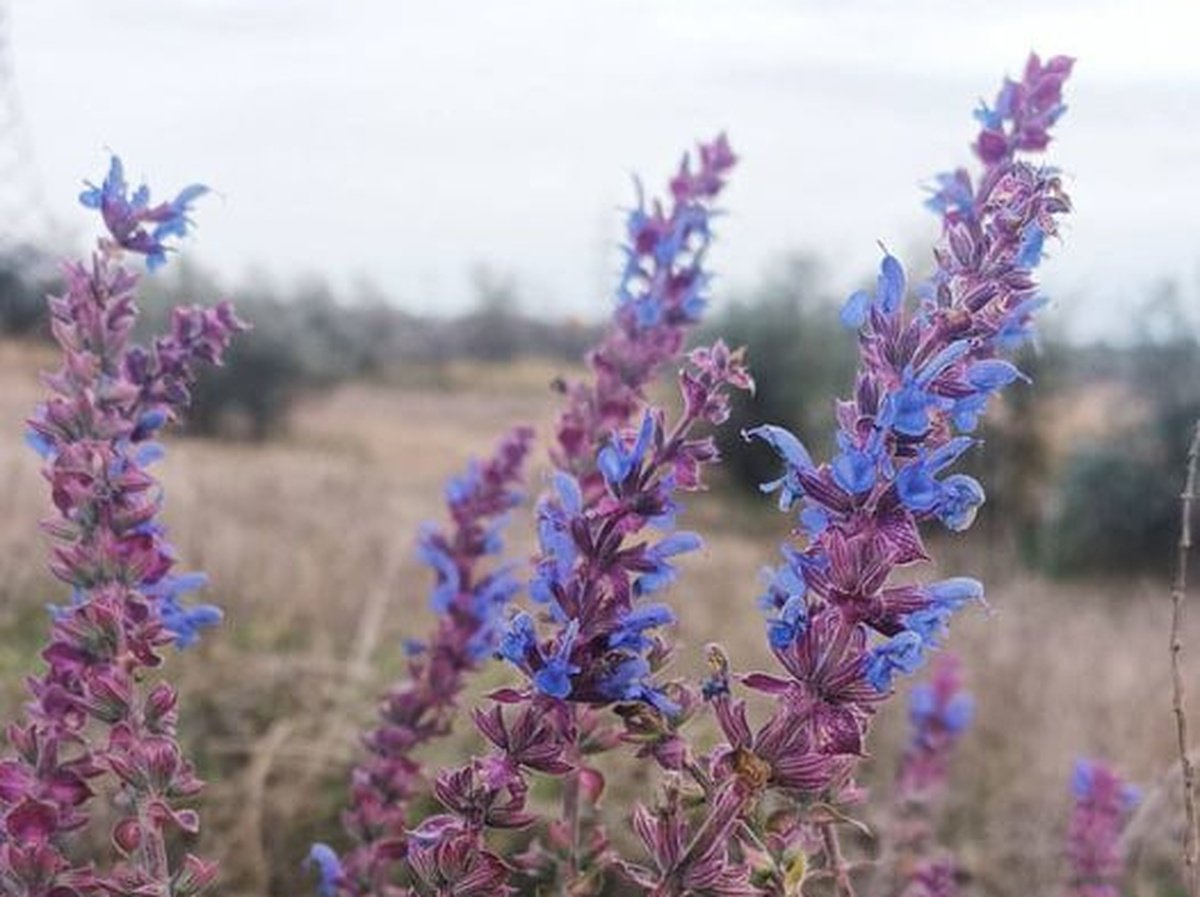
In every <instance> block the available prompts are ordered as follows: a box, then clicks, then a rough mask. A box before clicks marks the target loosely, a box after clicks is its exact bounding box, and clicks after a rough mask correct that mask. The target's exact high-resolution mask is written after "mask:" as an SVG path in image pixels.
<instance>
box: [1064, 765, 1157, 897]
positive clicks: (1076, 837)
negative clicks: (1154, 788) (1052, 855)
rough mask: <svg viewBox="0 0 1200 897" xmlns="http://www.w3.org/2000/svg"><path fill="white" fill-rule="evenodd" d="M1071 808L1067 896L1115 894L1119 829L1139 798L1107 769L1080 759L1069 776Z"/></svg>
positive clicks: (1120, 853) (1120, 863)
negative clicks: (1073, 805)
mask: <svg viewBox="0 0 1200 897" xmlns="http://www.w3.org/2000/svg"><path fill="white" fill-rule="evenodd" d="M1071 792H1072V795H1073V797H1074V799H1075V807H1074V810H1073V811H1072V813H1071V821H1070V826H1069V828H1068V831H1067V861H1068V864H1069V866H1070V879H1069V881H1068V884H1067V889H1066V893H1067V894H1069V895H1071V897H1118V895H1119V894H1120V893H1121V890H1120V881H1121V878H1122V875H1123V873H1124V865H1125V858H1124V854H1123V851H1122V848H1121V833H1122V831H1123V830H1124V828H1125V824H1126V823H1127V822H1128V821H1129V817H1130V815H1131V814H1132V812H1133V810H1134V808H1135V807H1136V806H1137V804H1138V801H1139V799H1140V793H1139V792H1138V789H1137V788H1135V787H1133V786H1131V785H1129V784H1127V783H1126V782H1125V781H1124V780H1123V779H1122V778H1121V777H1120V776H1119V775H1118V774H1117V773H1116V771H1115V770H1113V769H1112V768H1111V767H1109V766H1107V765H1105V764H1104V763H1102V762H1100V761H1098V760H1089V759H1080V760H1078V761H1076V763H1075V770H1074V773H1073V775H1072V777H1071Z"/></svg>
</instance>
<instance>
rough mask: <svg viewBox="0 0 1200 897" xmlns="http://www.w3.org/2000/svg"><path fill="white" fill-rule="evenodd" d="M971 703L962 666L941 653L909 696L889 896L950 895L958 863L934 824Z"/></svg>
mask: <svg viewBox="0 0 1200 897" xmlns="http://www.w3.org/2000/svg"><path fill="white" fill-rule="evenodd" d="M974 710H975V704H974V700H973V699H972V697H971V695H970V693H969V692H967V691H966V690H965V689H964V688H963V683H962V663H961V661H959V659H958V657H956V656H955V655H953V654H949V653H947V654H942V655H941V656H939V657H938V658H937V660H936V661H935V663H934V666H933V672H932V675H930V677H929V678H928V680H926V681H925V682H921V683H919V684H917V685H915V686H913V689H912V691H911V692H909V701H908V718H909V725H910V735H909V742H908V745H907V747H906V748H905V751H904V755H903V757H902V759H901V762H900V769H899V771H898V773H897V775H896V784H895V790H894V793H893V797H892V813H893V816H892V818H891V820H890V821H889V826H888V832H887V835H888V837H889V839H890V844H889V845H888V852H889V855H890V856H889V859H890V862H889V863H888V866H889V868H887V869H885V870H884V872H885V874H886V880H887V892H888V893H889V894H892V895H896V897H953V895H956V894H958V892H959V889H958V883H957V873H958V864H957V863H956V861H955V859H954V856H953V854H951V853H950V852H949V851H947V850H945V849H944V848H942V847H940V846H939V845H938V842H937V832H936V830H935V825H936V822H937V814H936V811H937V809H938V803H939V801H940V799H941V797H942V796H943V794H944V793H945V790H946V786H947V776H948V773H949V766H950V760H951V757H952V756H953V753H954V748H955V746H956V745H957V744H958V741H959V739H960V738H961V737H962V735H963V732H964V731H965V730H966V729H967V727H968V726H969V725H970V723H971V718H972V716H973V715H974Z"/></svg>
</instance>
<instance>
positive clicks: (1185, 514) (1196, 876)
mask: <svg viewBox="0 0 1200 897" xmlns="http://www.w3.org/2000/svg"><path fill="white" fill-rule="evenodd" d="M1198 459H1200V421H1197V422H1196V430H1195V432H1194V433H1193V435H1192V443H1191V446H1190V448H1189V449H1188V463H1187V477H1186V480H1185V483H1184V487H1183V493H1182V494H1181V495H1180V496H1179V554H1178V561H1177V564H1176V567H1175V584H1174V586H1173V587H1172V589H1171V692H1172V694H1171V698H1172V705H1173V708H1174V711H1175V733H1176V735H1177V736H1178V739H1179V765H1180V769H1181V770H1182V773H1183V809H1184V814H1185V816H1186V819H1187V830H1186V833H1185V835H1184V843H1183V866H1184V877H1185V881H1186V883H1187V891H1188V894H1189V895H1190V897H1200V831H1198V829H1197V823H1196V769H1195V767H1194V766H1193V765H1192V760H1191V757H1189V756H1188V743H1189V742H1188V719H1187V710H1186V707H1185V703H1184V690H1183V663H1182V661H1183V658H1182V654H1183V634H1182V629H1183V604H1184V599H1185V597H1186V595H1187V568H1188V551H1189V550H1190V549H1191V547H1192V503H1193V502H1194V501H1195V499H1196V468H1197V461H1198Z"/></svg>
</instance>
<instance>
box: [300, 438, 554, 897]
mask: <svg viewBox="0 0 1200 897" xmlns="http://www.w3.org/2000/svg"><path fill="white" fill-rule="evenodd" d="M533 435H534V434H533V430H532V429H530V428H529V427H517V428H515V429H514V430H513V431H512V432H510V433H509V434H507V435H506V436H505V437H504V438H503V439H502V440H501V441H500V443H499V444H498V445H497V447H496V449H495V451H494V452H493V454H492V456H491V457H490V458H488V459H487V460H485V461H482V462H472V463H471V464H470V465H469V467H468V468H467V470H466V471H465V472H464V473H462V474H460V475H458V476H456V477H454V478H453V479H451V480H450V482H449V483H448V484H447V486H446V490H445V499H446V509H447V512H448V514H449V517H450V520H451V524H452V525H451V527H450V528H449V529H448V530H443V529H441V528H438V527H434V526H426V527H425V529H424V530H423V532H422V534H421V537H420V540H419V545H418V555H419V557H420V558H421V559H422V560H423V561H424V562H425V563H426V564H427V565H428V566H429V567H430V569H431V570H432V571H433V574H434V585H433V588H432V590H431V591H430V599H429V600H430V605H431V607H432V609H433V610H434V612H435V613H437V615H438V621H437V626H436V628H435V630H434V632H433V634H432V635H431V637H430V638H429V639H428V640H427V642H425V643H421V644H419V645H416V646H412V647H414V648H416V650H412V649H410V650H409V652H408V653H409V664H408V674H409V675H408V678H407V679H406V680H405V681H403V682H400V683H398V684H397V685H395V686H394V687H393V688H392V689H391V690H390V691H389V692H388V693H387V695H385V696H384V698H383V700H382V702H381V703H380V707H379V716H380V720H379V724H378V726H377V727H376V728H375V729H374V730H373V731H371V732H369V733H367V734H366V735H365V736H364V738H363V744H364V746H365V748H366V751H367V756H366V757H365V758H364V759H363V760H362V761H361V762H360V763H359V765H358V767H357V768H356V769H355V770H354V772H353V774H352V780H351V789H350V799H351V806H350V808H349V809H348V810H347V811H346V813H345V814H344V818H343V822H344V826H345V829H346V832H347V834H348V835H349V836H350V837H351V838H352V839H353V841H354V847H353V848H352V849H351V850H350V851H349V852H348V853H347V855H346V856H345V857H342V858H339V857H338V856H337V854H336V853H335V852H334V851H333V849H332V848H330V847H328V846H327V845H324V844H318V845H316V846H314V848H313V853H312V858H313V862H314V863H316V864H317V867H318V871H319V873H320V877H321V878H320V880H321V887H322V890H323V892H329V893H339V894H347V895H366V894H374V893H378V889H379V888H381V887H383V886H384V884H385V883H386V882H388V881H389V880H390V878H391V877H392V876H393V875H394V874H395V872H396V865H397V863H398V862H399V861H400V860H401V859H402V858H403V857H404V856H405V851H406V850H407V844H408V829H409V827H410V822H411V820H410V819H409V814H410V804H411V802H412V800H413V799H414V797H416V796H418V795H419V794H421V793H423V792H424V791H425V789H426V787H427V784H428V781H427V777H426V776H425V774H424V771H423V769H422V767H421V764H420V763H419V762H418V760H417V759H416V758H415V756H414V751H415V750H416V749H417V748H418V747H420V746H422V745H426V744H428V743H429V742H431V741H434V740H436V739H438V738H440V737H442V736H444V735H446V734H448V733H449V731H450V728H451V725H452V721H453V716H454V711H455V709H456V706H457V700H458V696H459V692H460V691H461V689H462V687H463V685H464V682H465V676H466V674H467V673H469V672H470V671H472V670H473V669H475V668H476V667H477V666H478V665H479V664H480V663H481V662H483V661H484V660H486V659H487V658H488V657H489V656H491V654H492V653H493V652H494V651H496V650H498V649H500V650H502V645H503V641H502V639H501V636H502V625H504V624H505V611H506V608H507V607H508V605H509V602H510V601H511V600H512V599H513V597H515V595H516V594H517V592H518V591H519V590H520V588H521V586H520V582H519V581H518V580H517V578H516V576H515V573H514V571H513V569H512V567H511V565H508V564H505V563H502V562H501V563H493V564H491V565H490V567H489V566H488V565H487V562H488V560H489V559H493V558H495V557H496V556H498V555H499V554H501V553H502V550H503V541H502V539H501V529H502V528H503V525H504V523H505V522H506V520H507V517H508V514H509V512H510V511H511V510H513V509H514V508H515V507H516V506H517V505H519V504H520V502H521V500H522V491H521V490H520V488H519V486H520V483H521V479H522V473H523V469H524V466H525V461H526V459H527V458H528V455H529V449H530V446H531V444H532V442H533ZM335 861H336V864H335ZM334 870H336V871H334Z"/></svg>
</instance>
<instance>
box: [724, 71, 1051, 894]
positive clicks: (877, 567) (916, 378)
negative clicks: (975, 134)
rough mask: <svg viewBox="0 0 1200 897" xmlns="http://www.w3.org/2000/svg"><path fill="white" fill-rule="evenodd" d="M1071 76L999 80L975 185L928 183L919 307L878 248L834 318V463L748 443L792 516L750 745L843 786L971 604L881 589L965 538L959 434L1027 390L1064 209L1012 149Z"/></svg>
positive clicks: (772, 589) (771, 439)
mask: <svg viewBox="0 0 1200 897" xmlns="http://www.w3.org/2000/svg"><path fill="white" fill-rule="evenodd" d="M1070 69H1071V60H1069V59H1067V58H1065V57H1055V58H1053V59H1051V60H1050V61H1049V62H1047V63H1045V64H1044V65H1043V64H1042V63H1041V61H1040V60H1039V59H1038V57H1036V56H1032V57H1031V58H1030V60H1029V63H1028V65H1027V66H1026V69H1025V74H1024V78H1023V80H1021V81H1020V82H1014V81H1006V82H1005V84H1004V86H1003V88H1002V89H1001V91H1000V94H999V96H998V98H997V100H996V103H995V106H994V107H984V108H982V109H981V110H980V111H979V112H978V113H977V117H978V118H979V120H980V121H981V122H982V124H983V126H984V127H983V130H982V131H981V133H980V136H979V138H978V139H977V141H976V144H975V149H976V153H977V155H978V156H979V158H980V160H981V161H982V163H983V172H982V174H981V176H980V177H979V179H978V182H977V183H975V182H973V181H972V179H971V177H970V176H969V175H968V174H967V172H966V171H964V170H959V171H956V172H954V173H953V174H949V175H943V176H941V177H940V178H939V179H938V186H937V188H936V190H935V191H934V194H933V196H932V198H931V200H930V205H931V207H932V208H934V209H935V210H937V211H938V212H940V213H941V215H942V220H943V233H942V238H941V241H940V242H939V244H938V246H937V247H936V248H935V250H934V259H935V262H936V269H935V272H934V274H933V277H932V279H931V281H930V282H929V283H928V284H926V285H925V286H924V288H923V289H922V290H921V291H920V295H921V301H920V302H919V304H918V305H917V307H916V308H913V309H911V310H910V309H908V308H906V303H905V295H906V284H905V275H904V271H903V269H902V267H901V265H900V263H899V262H898V261H897V260H896V259H895V258H893V257H892V256H891V255H887V254H885V257H884V259H883V263H882V265H881V268H880V274H879V278H878V283H877V286H876V289H875V291H874V293H873V294H868V293H866V292H858V293H855V294H854V295H852V296H851V297H850V298H849V299H848V300H847V302H846V304H845V306H844V308H843V310H842V320H843V322H844V323H846V324H847V325H848V326H850V327H853V328H854V329H856V330H857V331H858V334H859V351H860V359H861V360H860V365H859V371H858V376H857V381H856V384H855V392H854V396H853V397H852V398H851V399H849V400H846V401H841V402H839V403H838V405H837V421H838V425H839V431H838V434H837V453H836V454H835V455H834V457H833V459H832V460H831V461H829V462H827V463H823V464H820V465H818V464H816V463H814V462H813V460H812V459H811V457H810V456H809V454H808V451H807V450H806V449H805V447H804V445H803V444H802V443H801V441H800V440H799V439H797V438H796V437H795V436H794V435H792V434H791V433H789V432H788V431H786V430H784V429H782V428H780V427H775V426H770V425H767V426H760V427H757V428H755V429H753V430H750V431H749V432H748V433H747V434H746V435H747V437H748V438H757V439H761V440H763V441H765V442H767V443H768V444H769V445H770V446H771V447H772V448H773V449H774V450H775V451H776V452H777V453H778V454H779V455H780V456H781V458H782V459H783V461H784V463H785V472H784V475H783V476H782V477H781V478H780V479H778V480H776V481H775V482H774V483H771V484H768V485H767V486H765V487H764V489H766V490H767V491H778V492H779V494H780V505H781V507H782V508H783V509H784V510H788V509H791V508H792V507H793V506H796V505H799V506H800V509H801V510H800V515H799V520H800V528H799V530H798V535H799V537H800V539H799V544H794V545H793V544H789V545H786V546H785V547H784V549H783V554H784V563H783V564H782V565H781V566H779V567H778V568H777V569H775V570H774V571H772V572H771V574H770V579H769V582H768V587H767V591H766V594H764V595H763V597H762V599H761V603H762V606H763V607H764V609H765V610H766V612H767V614H768V640H769V642H770V646H771V648H772V650H773V652H774V653H775V655H776V657H777V658H778V660H779V661H780V663H781V664H782V665H783V667H784V669H785V670H786V672H787V674H788V675H787V676H786V677H778V676H773V675H766V674H752V675H750V676H747V677H745V678H744V680H743V681H744V682H745V684H746V685H748V686H749V687H751V688H752V689H755V690H758V691H761V692H765V693H767V694H769V695H772V696H774V697H775V698H776V709H775V712H774V715H773V716H772V717H771V720H770V721H769V722H768V723H767V727H766V728H764V729H763V730H761V731H760V733H759V736H758V737H759V738H761V737H762V735H763V733H765V732H766V731H767V730H769V729H774V728H777V727H781V728H783V729H784V730H787V731H803V732H806V733H807V742H806V743H804V744H802V745H797V748H796V750H797V751H801V750H802V753H803V754H807V755H808V756H809V757H811V758H812V761H813V762H815V761H816V760H818V759H820V758H838V762H839V763H841V764H843V765H844V766H846V774H847V775H848V767H849V761H850V760H851V759H852V758H853V757H854V756H855V755H857V754H859V753H861V751H862V744H863V738H864V735H865V730H866V726H867V723H868V721H869V719H870V717H871V715H872V714H873V712H874V707H875V705H876V704H877V703H878V702H879V701H880V700H882V699H884V698H885V697H886V696H887V695H888V694H889V692H890V690H891V685H892V680H893V677H894V676H895V675H896V674H898V673H909V672H912V671H914V670H915V669H917V667H918V666H919V665H920V664H921V663H922V661H923V659H924V657H925V656H926V654H927V653H928V652H929V651H930V650H931V649H932V648H934V647H936V646H937V644H938V643H939V641H940V640H941V638H942V637H943V635H944V632H945V629H946V625H947V622H948V620H949V618H950V617H951V616H952V615H953V614H954V612H955V611H957V610H958V609H960V608H961V607H962V606H964V605H965V604H967V603H968V602H971V601H975V600H980V599H982V597H983V587H982V585H981V584H980V583H978V582H976V581H975V580H972V579H965V578H959V579H949V580H942V581H938V582H929V583H924V584H916V585H912V584H906V585H893V584H891V579H892V573H893V571H895V570H896V569H897V568H899V567H902V566H907V565H911V564H914V563H917V562H921V561H926V560H928V554H927V553H926V551H925V547H924V544H923V541H922V538H921V534H920V527H921V525H922V524H924V523H926V522H929V521H933V520H938V521H940V522H941V523H942V524H943V525H944V526H945V527H946V528H947V529H950V530H952V531H961V530H964V529H966V528H967V527H969V526H970V524H971V522H972V521H973V519H974V517H975V514H976V511H977V509H978V507H979V506H980V505H981V504H982V502H983V499H984V493H983V489H982V487H981V486H980V484H979V483H978V482H976V481H975V480H974V479H972V478H971V477H968V476H965V475H963V474H951V475H949V476H945V475H944V474H945V472H946V471H947V469H948V468H949V467H950V466H951V465H952V464H953V463H954V462H955V461H956V460H957V459H958V458H959V457H960V456H961V455H962V454H963V453H964V452H965V451H966V450H967V449H969V448H970V447H971V446H972V445H973V444H974V442H975V440H974V439H973V438H972V437H971V436H969V435H964V434H965V433H969V432H970V431H972V430H973V429H974V428H975V426H976V424H977V421H978V418H979V416H980V414H982V413H983V411H984V409H985V407H986V405H987V402H988V400H989V398H990V397H991V396H992V395H994V394H995V393H997V392H999V391H1000V390H1001V389H1002V388H1003V387H1005V386H1007V385H1009V384H1011V383H1012V382H1014V381H1016V380H1018V379H1024V375H1022V374H1021V372H1020V371H1018V370H1017V368H1016V367H1015V366H1013V365H1012V364H1011V363H1010V362H1009V361H1007V360H1005V359H1004V358H1003V357H1002V356H1003V355H1004V354H1005V353H1006V352H1008V351H1010V350H1011V349H1012V348H1014V347H1015V346H1017V345H1019V344H1020V343H1021V342H1022V341H1023V340H1024V339H1026V338H1027V337H1028V336H1029V333H1030V326H1031V318H1032V315H1033V313H1034V312H1035V311H1036V310H1037V308H1039V307H1040V306H1041V305H1042V304H1044V300H1043V299H1042V298H1041V297H1039V296H1038V295H1037V292H1036V289H1037V288H1036V284H1035V282H1034V280H1033V276H1032V270H1033V268H1034V267H1035V266H1036V265H1037V264H1038V262H1039V261H1040V259H1041V257H1042V251H1043V246H1044V242H1045V239H1046V237H1048V236H1053V235H1054V234H1055V233H1056V219H1057V218H1058V216H1060V215H1061V214H1063V213H1065V212H1067V211H1068V210H1069V203H1068V201H1067V199H1066V197H1065V196H1064V194H1063V192H1062V189H1061V184H1060V181H1059V178H1058V176H1057V174H1056V173H1055V172H1054V171H1053V170H1050V169H1046V168H1038V167H1035V166H1033V165H1031V164H1029V163H1027V162H1025V161H1024V160H1023V159H1021V158H1020V157H1019V155H1018V154H1019V153H1021V152H1025V151H1035V150H1040V149H1043V148H1044V147H1045V146H1046V144H1047V143H1048V141H1049V135H1048V132H1047V131H1048V128H1049V127H1050V125H1052V124H1053V123H1054V121H1055V120H1056V119H1057V118H1058V117H1059V115H1061V113H1062V111H1063V109H1064V107H1063V105H1062V102H1061V95H1062V85H1063V82H1064V81H1065V80H1066V78H1067V76H1068V74H1069V73H1070ZM722 700H727V699H724V698H722ZM718 716H719V718H721V719H722V720H723V721H725V726H724V728H725V730H726V734H727V735H728V736H729V737H730V738H731V743H732V742H733V741H734V740H735V739H736V740H737V741H739V742H741V743H743V744H745V743H747V731H748V730H746V729H744V728H743V727H742V726H740V725H736V726H735V725H730V724H729V722H728V720H729V718H730V714H729V713H728V711H723V710H722V708H721V706H720V705H719V704H718ZM751 741H752V739H751ZM752 750H753V749H752ZM754 752H755V754H756V755H757V751H754ZM797 756H798V754H796V753H791V754H789V755H788V760H789V761H790V762H795V760H796V757H797ZM769 765H771V767H772V772H771V775H770V778H771V779H779V778H781V772H780V770H779V764H778V763H774V764H769ZM841 781H843V782H844V779H841ZM829 782H830V784H832V785H835V786H836V785H837V784H838V782H839V777H838V776H837V775H835V776H833V777H832V778H831V779H829ZM826 793H828V792H826ZM839 890H841V891H842V892H843V893H847V892H848V889H847V888H839Z"/></svg>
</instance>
